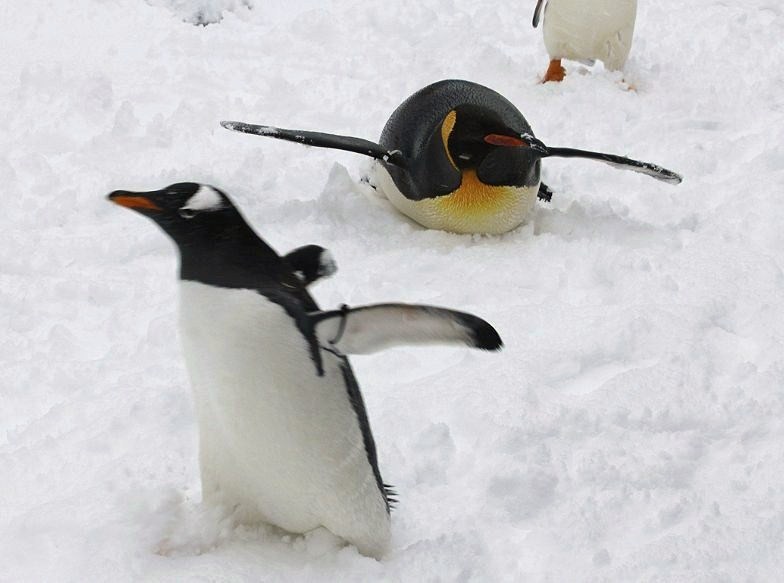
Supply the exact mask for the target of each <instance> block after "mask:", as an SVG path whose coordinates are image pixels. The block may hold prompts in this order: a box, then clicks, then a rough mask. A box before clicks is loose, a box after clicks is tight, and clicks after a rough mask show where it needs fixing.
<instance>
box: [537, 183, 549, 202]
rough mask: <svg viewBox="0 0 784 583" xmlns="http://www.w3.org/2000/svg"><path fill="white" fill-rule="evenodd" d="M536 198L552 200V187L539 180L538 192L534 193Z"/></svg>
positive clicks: (546, 200) (545, 200)
mask: <svg viewBox="0 0 784 583" xmlns="http://www.w3.org/2000/svg"><path fill="white" fill-rule="evenodd" d="M536 198H538V199H539V200H543V201H544V202H550V201H551V200H553V189H552V188H550V187H549V186H547V185H546V184H545V183H544V182H540V183H539V193H538V194H537V195H536Z"/></svg>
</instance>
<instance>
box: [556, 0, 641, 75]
mask: <svg viewBox="0 0 784 583" xmlns="http://www.w3.org/2000/svg"><path fill="white" fill-rule="evenodd" d="M636 15H637V0H549V1H548V3H547V7H546V10H545V15H544V25H543V29H544V42H545V46H546V47H547V51H548V53H549V54H550V56H551V57H552V58H566V59H575V60H581V59H599V60H601V61H604V62H605V65H608V66H609V67H610V68H613V69H617V68H620V67H621V66H622V65H623V63H624V62H625V61H626V58H627V56H628V54H629V50H630V48H631V42H632V36H633V34H634V21H635V18H636Z"/></svg>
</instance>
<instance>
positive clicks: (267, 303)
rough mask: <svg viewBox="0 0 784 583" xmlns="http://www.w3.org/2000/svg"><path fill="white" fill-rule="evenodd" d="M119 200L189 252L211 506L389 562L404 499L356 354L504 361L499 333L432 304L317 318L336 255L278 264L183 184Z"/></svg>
mask: <svg viewBox="0 0 784 583" xmlns="http://www.w3.org/2000/svg"><path fill="white" fill-rule="evenodd" d="M109 199H110V200H111V201H112V202H114V203H116V204H118V205H121V206H124V207H127V208H130V209H132V210H134V211H137V212H138V213H140V214H142V215H144V216H146V217H148V218H150V219H152V220H153V221H154V222H155V223H156V224H157V225H158V226H159V227H160V228H162V229H163V230H164V231H165V232H166V234H168V235H169V237H171V239H173V240H174V243H175V244H176V246H177V248H178V249H179V257H180V310H179V311H180V318H179V320H180V322H179V324H180V336H181V341H182V347H183V352H184V355H185V362H186V365H187V369H188V372H189V376H190V379H191V385H192V389H193V396H194V402H195V410H196V416H197V421H198V429H199V465H200V469H201V481H202V492H203V496H204V499H205V500H207V501H209V500H218V501H220V502H221V503H223V504H225V505H227V506H228V507H230V508H234V509H235V516H236V517H237V519H238V521H240V522H242V523H257V522H264V523H268V524H273V525H276V526H278V527H280V528H282V529H284V530H287V531H289V532H293V533H305V532H308V531H311V530H313V529H316V528H319V527H325V528H327V529H328V530H330V531H331V532H333V533H334V534H336V535H338V536H339V537H342V538H343V539H345V540H346V541H348V542H349V543H351V544H353V545H355V546H356V547H357V549H358V550H359V551H360V552H361V553H363V554H365V555H368V556H371V557H376V558H378V557H381V556H382V555H383V554H384V552H385V550H386V549H387V547H388V545H389V540H390V519H389V512H390V505H391V504H392V503H393V502H394V499H393V498H392V492H391V491H390V489H389V486H387V485H386V484H385V483H384V482H383V481H382V479H381V473H380V471H379V466H378V460H377V455H376V446H375V442H374V440H373V435H372V433H371V430H370V423H369V421H368V416H367V412H366V410H365V406H364V404H363V399H362V394H361V392H360V389H359V385H358V383H357V380H356V379H355V377H354V374H353V372H352V369H351V365H350V363H349V360H348V357H347V355H348V354H370V353H373V352H376V351H378V350H381V349H384V348H387V347H390V346H396V345H400V344H427V343H441V344H449V343H451V344H460V345H467V346H469V347H472V348H479V349H483V350H498V349H500V348H501V346H502V343H501V339H500V337H499V336H498V333H497V332H496V331H495V329H494V328H493V327H492V326H491V325H490V324H488V323H487V322H485V321H484V320H482V319H480V318H477V317H476V316H472V315H470V314H465V313H462V312H456V311H453V310H447V309H444V308H436V307H432V306H420V305H410V304H377V305H369V306H361V307H354V308H348V307H346V306H343V307H342V308H341V309H338V310H328V311H322V310H319V308H318V306H317V304H316V302H315V301H314V299H313V298H312V297H311V295H310V293H309V292H308V289H307V286H308V285H309V284H313V283H314V282H316V281H319V280H320V279H321V278H323V277H326V276H328V275H331V274H333V273H334V272H335V264H334V262H333V261H332V259H331V257H330V255H329V253H328V252H327V251H326V250H325V249H323V248H322V247H319V246H317V245H308V246H305V247H301V248H299V249H295V250H294V251H292V252H291V253H289V254H288V255H285V256H282V257H281V256H279V255H278V254H277V253H276V252H275V251H274V250H273V249H272V248H271V247H270V246H269V245H267V244H266V243H265V242H264V241H263V240H262V239H261V238H260V237H259V236H258V235H256V233H255V232H254V231H253V229H252V228H251V227H250V226H249V225H248V223H247V222H246V221H245V220H244V219H243V217H242V215H241V214H240V212H239V211H238V210H237V208H236V207H235V206H234V204H232V202H231V200H230V199H229V197H228V196H227V195H226V194H225V193H223V192H222V191H220V190H218V189H217V188H213V187H211V186H207V185H200V184H196V183H181V184H173V185H171V186H168V187H166V188H164V189H162V190H157V191H152V192H130V191H124V190H120V191H115V192H113V193H111V194H110V195H109Z"/></svg>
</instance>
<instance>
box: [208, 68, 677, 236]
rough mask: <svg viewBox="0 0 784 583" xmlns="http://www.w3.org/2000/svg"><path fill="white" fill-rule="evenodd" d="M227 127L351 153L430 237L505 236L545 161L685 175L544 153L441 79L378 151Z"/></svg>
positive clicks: (525, 211) (480, 91)
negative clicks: (366, 162)
mask: <svg viewBox="0 0 784 583" xmlns="http://www.w3.org/2000/svg"><path fill="white" fill-rule="evenodd" d="M221 125H223V127H225V128H227V129H230V130H234V131H238V132H244V133H249V134H256V135H260V136H268V137H272V138H278V139H282V140H288V141H293V142H299V143H302V144H305V145H309V146H320V147H326V148H335V149H339V150H348V151H351V152H356V153H359V154H364V155H366V156H370V157H371V158H374V159H375V160H376V162H375V163H374V164H373V167H372V169H371V176H370V182H371V184H373V185H374V186H375V187H376V189H377V190H379V191H380V192H381V193H382V194H383V195H384V196H386V198H387V199H389V201H390V202H391V203H392V205H393V206H395V207H396V208H397V209H398V210H399V211H400V212H402V213H403V214H404V215H407V216H408V217H410V218H412V219H413V220H414V221H416V222H417V223H419V224H421V225H423V226H424V227H427V228H429V229H439V230H443V231H450V232H453V233H482V234H501V233H506V232H507V231H510V230H512V229H514V228H516V227H518V226H519V225H520V224H522V223H523V222H524V221H525V220H526V218H527V217H528V215H529V213H530V211H531V209H532V208H533V206H534V203H535V201H536V198H537V195H538V197H539V198H541V199H544V200H550V197H551V196H552V190H551V189H550V188H549V187H547V186H546V185H545V184H542V182H541V159H542V158H546V157H548V156H560V157H566V158H590V159H593V160H599V161H601V162H606V163H608V164H610V165H612V166H615V167H618V168H625V169H629V170H634V171H636V172H641V173H643V174H647V175H649V176H652V177H653V178H656V179H658V180H663V181H665V182H669V183H673V184H677V183H679V182H680V181H681V177H680V176H679V175H677V174H676V173H674V172H672V171H670V170H666V169H664V168H661V167H660V166H657V165H655V164H650V163H647V162H638V161H636V160H631V159H629V158H624V157H622V156H615V155H613V154H602V153H598V152H590V151H586V150H576V149H573V148H549V147H547V146H545V145H544V143H542V142H541V141H540V140H538V139H537V138H536V137H534V133H533V130H532V129H531V126H530V125H529V124H528V121H527V120H526V119H525V117H523V114H522V113H520V111H519V110H518V109H517V108H516V107H515V106H514V105H513V104H512V103H510V102H509V101H508V100H507V99H506V98H505V97H503V96H502V95H500V94H499V93H497V92H496V91H493V90H492V89H489V88H488V87H484V86H483V85H479V84H477V83H472V82H470V81H461V80H446V81H440V82H438V83H434V84H432V85H429V86H427V87H425V88H424V89H421V90H419V91H417V92H416V93H414V94H413V95H411V96H410V97H409V98H408V99H406V100H405V101H404V102H403V103H402V104H401V105H400V106H399V107H398V108H397V109H396V110H395V111H394V113H393V114H392V116H391V117H390V118H389V121H388V122H387V124H386V126H385V127H384V130H383V131H382V132H381V138H380V140H379V142H378V143H375V142H371V141H369V140H364V139H362V138H354V137H349V136H341V135H334V134H324V133H318V132H310V131H301V130H287V129H281V128H276V127H271V126H264V125H254V124H248V123H244V122H237V121H223V122H221Z"/></svg>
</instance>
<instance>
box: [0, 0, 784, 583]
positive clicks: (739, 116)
mask: <svg viewBox="0 0 784 583" xmlns="http://www.w3.org/2000/svg"><path fill="white" fill-rule="evenodd" d="M12 4H13V9H12V7H11V5H12ZM164 4H165V5H164ZM199 6H201V8H198V7H199ZM172 8H173V11H172ZM229 8H234V10H230V9H229ZM532 9H533V3H525V2H519V1H518V0H508V1H489V0H485V1H481V2H479V1H476V0H473V1H468V0H399V1H397V2H367V1H365V0H300V1H299V2H283V1H278V2H272V1H271V0H270V1H269V2H267V1H263V0H257V1H256V2H254V3H253V9H252V10H250V9H246V8H244V7H243V6H242V3H241V2H233V3H231V2H218V1H215V2H207V1H203V2H201V3H196V2H194V3H187V4H186V3H185V2H176V3H175V2H167V3H163V2H156V1H151V2H144V1H140V0H113V1H112V2H105V1H98V0H72V1H69V2H58V3H52V2H45V1H43V0H31V1H30V2H26V3H19V2H16V3H11V2H5V3H2V4H0V16H1V18H0V38H2V39H3V40H2V47H3V64H2V66H0V128H2V131H0V184H2V187H3V195H4V196H3V212H2V213H0V231H1V232H2V233H3V243H2V246H0V318H2V330H3V334H2V335H0V342H2V350H0V386H1V387H2V389H1V390H0V468H1V470H0V581H3V582H4V583H5V582H6V581H8V582H17V581H25V582H29V581H109V580H111V581H119V582H123V581H151V580H155V581H188V580H200V581H249V582H250V581H254V582H255V581H303V580H307V581H369V580H389V581H690V582H694V581H697V582H715V581H774V580H780V578H781V577H780V575H781V573H782V572H784V487H782V485H783V484H782V482H784V447H783V446H782V444H784V291H783V290H784V272H782V264H783V262H784V259H783V258H784V253H782V251H783V250H784V231H783V230H782V228H781V225H782V224H784V198H782V196H781V192H782V185H783V183H784V146H782V144H784V98H782V95H784V70H782V68H781V67H778V66H776V65H775V64H776V63H780V62H781V61H782V58H783V57H784V45H782V43H781V38H782V37H784V9H783V8H782V7H781V4H780V2H777V1H774V0H747V1H746V2H725V1H721V0H692V1H690V2H666V3H661V2H643V3H641V5H640V9H639V13H638V18H637V26H636V30H635V43H634V46H633V48H632V52H631V56H630V59H629V61H628V63H627V65H626V69H625V72H624V73H623V74H621V73H610V72H607V71H605V70H604V69H603V68H602V67H601V65H597V66H595V67H593V68H591V69H587V68H585V67H583V66H581V65H578V64H575V63H568V64H567V65H568V69H569V75H568V77H567V78H566V81H565V82H564V83H563V84H547V85H540V84H538V79H539V76H540V75H541V74H542V73H543V71H544V69H545V67H546V65H547V55H546V52H545V49H544V45H543V42H542V37H541V29H539V30H534V29H532V28H531V27H530V18H531V11H532ZM198 10H202V11H209V12H210V13H211V14H213V15H214V14H220V15H222V20H221V21H220V22H219V23H218V24H212V25H209V26H193V25H191V24H189V23H187V22H183V20H182V19H183V18H186V19H191V17H192V16H193V15H194V14H195V13H196V12H198ZM194 11H195V12H194ZM215 19H216V18H214V17H213V16H211V17H210V20H215ZM450 77H451V78H454V77H457V78H465V79H470V80H473V81H477V82H479V83H483V84H485V85H488V86H490V87H492V88H494V89H496V90H498V91H499V92H501V93H502V94H503V95H505V96H506V97H508V98H509V99H510V100H511V101H512V102H514V103H516V104H517V105H518V106H519V107H520V108H521V110H522V111H523V112H524V114H525V115H526V116H527V118H528V119H529V120H530V122H531V124H532V125H533V127H534V130H535V131H536V134H537V136H538V137H539V138H541V139H542V140H543V141H544V142H545V143H548V144H553V145H554V146H569V147H575V148H585V149H592V150H599V151H606V152H614V153H618V154H624V155H629V156H631V157H634V158H636V159H639V160H648V161H651V162H655V163H657V164H661V165H662V166H665V167H667V168H672V169H673V170H676V171H678V172H680V173H682V174H683V175H684V177H685V180H684V182H683V184H681V185H679V186H677V187H672V186H668V185H664V184H662V183H660V182H657V181H654V180H650V179H649V178H647V177H645V176H640V175H637V174H634V173H630V172H617V171H615V170H613V169H612V168H608V167H607V166H606V165H604V164H596V163H595V162H590V161H580V160H565V159H564V160H561V159H547V160H544V161H543V167H544V179H545V181H546V182H547V183H548V184H549V185H550V186H552V187H553V188H554V189H555V192H556V195H555V196H554V198H553V202H552V204H551V205H544V204H540V205H539V207H538V210H537V212H536V213H535V216H534V217H533V218H532V220H531V221H530V222H529V223H528V224H527V225H524V226H523V227H521V228H519V229H517V230H515V231H514V232H511V233H509V234H507V235H503V236H495V237H489V236H484V237H480V236H466V235H452V234H448V233H443V232H436V231H427V230H424V229H422V228H420V227H418V226H416V225H414V224H413V223H411V222H410V221H408V220H406V219H405V218H403V217H401V216H400V215H399V214H397V213H396V212H395V211H394V210H393V209H392V208H391V207H390V205H389V204H388V203H387V202H385V201H383V200H381V199H379V198H378V197H374V196H372V194H371V195H368V194H369V193H368V192H367V190H369V189H367V188H365V186H364V185H362V184H361V183H360V182H359V178H360V176H361V175H362V173H363V172H364V171H365V170H366V168H367V160H366V159H365V158H364V157H362V156H359V155H355V154H351V153H347V152H334V151H329V150H324V149H316V148H304V147H302V146H300V145H297V144H289V143H284V142H275V141H272V140H269V139H263V138H258V137H255V136H249V135H242V134H238V133H234V132H229V131H226V130H225V129H223V128H221V127H220V126H219V125H218V122H219V120H221V119H241V120H246V121H249V122H254V123H267V124H274V125H279V126H281V127H293V128H303V129H313V130H317V131H324V132H331V133H338V134H345V135H356V136H360V137H365V138H368V139H372V140H375V139H377V138H378V135H379V134H380V132H381V128H382V127H383V125H384V123H385V121H386V119H387V117H388V116H389V114H390V113H391V112H392V111H393V110H394V108H395V107H396V106H397V105H398V104H399V103H400V102H401V101H402V100H403V99H404V98H405V97H407V96H408V95H410V94H411V93H413V92H414V91H415V90H417V89H419V88H420V87H423V86H424V85H426V84H428V83H431V82H433V81H436V80H439V79H444V78H450ZM630 85H631V86H633V87H634V88H635V89H636V90H634V91H630V90H627V89H628V87H629V86H630ZM186 180H188V181H199V182H204V183H207V184H213V185H215V186H216V187H218V188H221V189H224V190H225V191H226V192H228V193H229V194H230V195H231V196H232V197H233V198H234V199H235V200H236V201H237V203H238V205H239V206H240V208H241V209H242V210H243V212H244V214H245V215H246V216H247V217H248V219H249V220H250V221H251V223H252V224H253V225H254V226H255V227H256V228H257V229H258V231H259V232H260V234H261V235H262V236H263V237H264V238H265V239H266V240H268V241H269V242H270V243H271V244H272V245H274V246H275V247H276V248H277V249H278V250H280V251H281V252H287V251H288V250H290V249H292V248H294V247H297V246H300V245H304V244H307V243H317V244H320V245H323V246H324V247H327V248H329V249H330V250H331V251H332V252H333V253H334V255H335V257H336V258H337V260H338V261H339V262H340V265H341V270H340V273H339V274H337V276H336V277H334V278H332V279H330V280H327V281H325V282H323V283H321V284H320V285H319V286H318V287H317V288H315V292H314V293H315V295H316V297H317V299H318V300H319V302H320V303H321V305H322V307H323V308H324V309H330V308H336V307H337V306H339V305H340V304H341V303H344V302H345V303H348V304H349V305H359V304H367V303H376V302H385V301H405V302H415V303H428V304H435V305H444V306H448V307H452V308H455V309H460V310H465V311H470V312H473V313H476V314H477V315H479V316H481V317H483V318H486V319H487V320H488V321H490V322H492V323H493V324H495V325H496V327H497V328H498V330H499V332H500V333H501V336H502V338H503V339H504V343H505V346H506V348H505V350H504V351H503V352H501V353H491V354H488V353H484V352H479V351H470V350H467V349H465V350H464V349H457V348H421V347H419V348H400V349H396V350H392V351H388V352H385V353H383V354H379V355H375V356H368V357H355V358H354V359H353V362H354V365H355V368H356V372H357V376H358V378H359V380H360V384H361V386H362V387H363V390H364V395H365V400H366V404H367V408H368V411H369V416H370V420H371V423H372V426H373V429H374V432H375V436H376V442H377V445H378V451H379V459H380V465H381V469H382V472H383V476H384V478H385V480H386V481H388V482H390V483H392V484H394V485H395V487H396V489H397V490H398V491H399V493H400V505H399V508H398V509H397V510H396V511H395V512H394V514H393V523H392V525H393V541H392V550H391V551H390V553H389V555H388V556H387V557H386V558H385V559H384V560H383V561H381V562H377V561H374V560H372V559H368V558H365V557H362V556H361V555H359V554H358V553H357V551H356V549H354V548H352V547H345V546H343V545H342V544H341V543H340V541H339V540H336V539H335V537H333V536H331V535H330V534H329V533H328V532H325V531H323V530H319V531H316V532H313V533H310V534H308V535H306V536H290V535H286V534H284V533H281V532H279V531H276V530H275V529H272V528H267V527H258V528H248V527H236V526H234V524H233V523H232V520H231V516H230V513H229V512H228V510H226V509H221V508H212V507H205V506H203V505H201V504H200V503H199V500H200V487H199V481H198V467H197V466H198V464H197V443H196V435H197V432H196V426H195V421H194V411H193V405H192V401H191V396H190V389H189V386H188V381H187V378H186V373H185V369H184V364H183V359H182V354H181V351H180V348H179V344H178V339H177V331H176V324H175V320H176V318H175V313H176V277H175V269H176V258H175V254H174V251H173V249H172V246H171V245H170V244H169V243H168V242H167V241H166V238H165V237H164V236H163V235H162V234H161V233H160V232H159V230H158V229H156V228H155V227H154V226H153V225H151V224H150V223H149V222H148V221H145V220H144V219H143V218H141V217H139V216H137V215H135V214H134V213H131V212H128V211H126V210H125V209H121V208H118V207H117V206H115V205H111V204H109V203H108V202H107V201H106V200H105V198H104V195H105V194H106V193H108V192H110V191H112V190H116V189H130V190H140V191H141V190H153V189H158V188H161V187H163V186H165V185H167V184H169V183H172V182H177V181H186Z"/></svg>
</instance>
